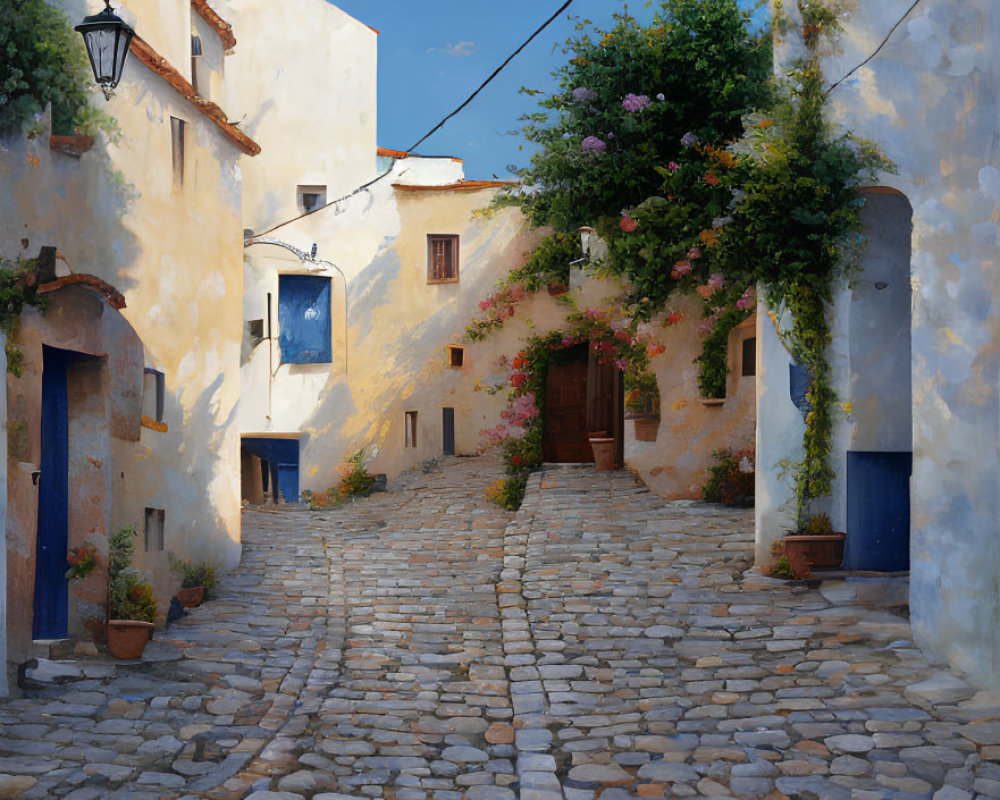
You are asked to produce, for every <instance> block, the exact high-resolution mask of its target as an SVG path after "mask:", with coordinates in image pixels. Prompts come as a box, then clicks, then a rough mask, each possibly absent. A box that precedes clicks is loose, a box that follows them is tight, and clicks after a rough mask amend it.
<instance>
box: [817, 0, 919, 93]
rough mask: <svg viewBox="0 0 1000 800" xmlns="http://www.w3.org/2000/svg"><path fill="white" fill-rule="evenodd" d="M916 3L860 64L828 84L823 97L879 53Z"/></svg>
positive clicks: (915, 4)
mask: <svg viewBox="0 0 1000 800" xmlns="http://www.w3.org/2000/svg"><path fill="white" fill-rule="evenodd" d="M918 5H920V0H913V4H912V5H911V6H910V7H909V8H908V9H906V13H905V14H903V16H901V17H900V18H899V19H898V20H897V21H896V24H895V25H893V26H892V27H891V28H890V29H889V32H888V33H887V34H886V35H885V38H884V39H883V40H882V41H881V43H880V44H879V46H878V47H876V48H875V50H874V52H873V53H872V54H871V55H870V56H868V58H866V59H865V60H864V61H862V62H861V63H860V64H858V65H857V66H856V67H855V68H854V69H852V70H851V71H850V72H848V73H847V74H846V75H845V76H844V77H843V78H841V79H840V80H839V81H837V82H836V83H832V84H830V88H829V89H827V90H826V91H825V92H823V97H826V96H828V95H829V94H830V92H832V91H833V90H834V89H836V88H837V87H838V86H840V84H842V83H843V82H844V81H846V80H847V79H848V78H850V77H851V76H852V75H853V74H854V73H855V72H857V71H858V70H859V69H861V68H862V67H863V66H864V65H865V64H867V63H868V62H869V61H871V60H872V59H873V58H875V56H877V55H878V54H879V51H881V49H882V48H883V47H885V45H886V43H887V42H888V41H889V39H891V38H892V35H893V34H894V33H895V32H896V28H898V27H899V26H900V25H902V24H903V20H905V19H906V18H907V17H908V16H910V12H911V11H913V9H915V8H916V7H917V6H918Z"/></svg>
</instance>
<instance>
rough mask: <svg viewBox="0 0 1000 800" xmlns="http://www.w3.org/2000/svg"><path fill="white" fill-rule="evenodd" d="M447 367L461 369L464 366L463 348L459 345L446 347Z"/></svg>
mask: <svg viewBox="0 0 1000 800" xmlns="http://www.w3.org/2000/svg"><path fill="white" fill-rule="evenodd" d="M448 366H449V367H451V368H452V369H461V368H462V367H463V366H465V348H464V347H462V346H461V345H457V344H450V345H448Z"/></svg>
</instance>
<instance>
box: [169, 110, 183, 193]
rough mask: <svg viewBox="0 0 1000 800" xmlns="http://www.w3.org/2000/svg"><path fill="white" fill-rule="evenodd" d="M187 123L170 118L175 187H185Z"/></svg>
mask: <svg viewBox="0 0 1000 800" xmlns="http://www.w3.org/2000/svg"><path fill="white" fill-rule="evenodd" d="M186 127H187V123H186V122H185V121H184V120H182V119H177V117H171V118H170V145H171V153H172V156H173V166H174V186H177V187H178V188H179V187H181V186H183V185H184V135H185V128H186Z"/></svg>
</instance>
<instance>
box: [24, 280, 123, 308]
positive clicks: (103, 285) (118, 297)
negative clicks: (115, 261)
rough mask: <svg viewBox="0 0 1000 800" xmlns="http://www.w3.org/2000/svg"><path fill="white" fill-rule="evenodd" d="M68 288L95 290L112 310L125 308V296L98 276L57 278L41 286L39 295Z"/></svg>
mask: <svg viewBox="0 0 1000 800" xmlns="http://www.w3.org/2000/svg"><path fill="white" fill-rule="evenodd" d="M67 286H85V287H87V288H88V289H93V290H94V291H95V292H97V293H98V294H99V295H101V296H102V297H103V298H104V299H105V300H107V301H108V305H110V306H111V307H112V308H117V309H118V310H119V311H120V310H121V309H123V308H125V295H123V294H122V293H121V292H119V291H118V290H117V289H116V288H115V287H114V286H112V285H111V284H110V283H108V282H107V281H105V280H102V279H101V278H98V277H97V276H96V275H85V274H81V273H75V274H73V275H64V276H63V277H61V278H56V279H55V280H54V281H49V282H48V283H43V284H41V285H40V286H39V287H38V293H39V294H47V293H48V292H54V291H56V290H57V289H63V288H65V287H67Z"/></svg>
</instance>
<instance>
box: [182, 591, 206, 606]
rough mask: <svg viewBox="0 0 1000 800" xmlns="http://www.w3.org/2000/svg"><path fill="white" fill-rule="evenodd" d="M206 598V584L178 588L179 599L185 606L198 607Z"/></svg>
mask: <svg viewBox="0 0 1000 800" xmlns="http://www.w3.org/2000/svg"><path fill="white" fill-rule="evenodd" d="M204 599H205V587H204V586H192V587H190V588H188V589H178V590H177V600H178V601H179V602H180V604H181V605H182V606H184V608H196V607H197V606H200V605H201V601H202V600H204Z"/></svg>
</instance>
